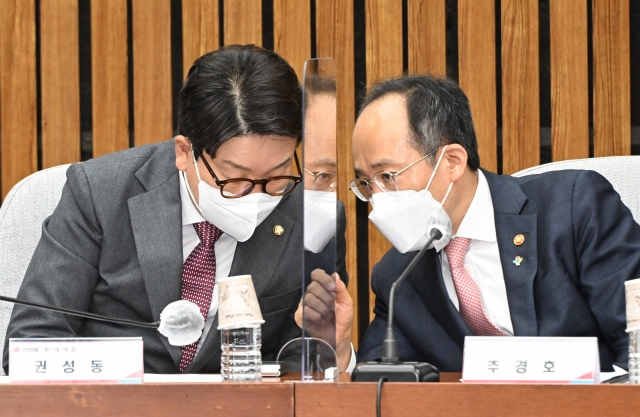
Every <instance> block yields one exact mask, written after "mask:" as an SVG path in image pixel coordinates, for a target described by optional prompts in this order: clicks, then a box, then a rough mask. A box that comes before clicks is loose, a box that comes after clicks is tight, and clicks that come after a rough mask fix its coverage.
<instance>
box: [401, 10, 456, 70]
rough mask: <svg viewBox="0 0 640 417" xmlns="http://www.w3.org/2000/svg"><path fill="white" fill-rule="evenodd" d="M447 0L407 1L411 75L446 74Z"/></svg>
mask: <svg viewBox="0 0 640 417" xmlns="http://www.w3.org/2000/svg"><path fill="white" fill-rule="evenodd" d="M446 12H447V10H446V1H445V0H409V1H408V3H407V22H408V24H409V27H408V28H407V30H408V31H409V35H408V39H409V45H408V48H409V50H408V55H409V73H410V74H433V75H446V74H447V46H446V45H447V42H446V22H447V20H446Z"/></svg>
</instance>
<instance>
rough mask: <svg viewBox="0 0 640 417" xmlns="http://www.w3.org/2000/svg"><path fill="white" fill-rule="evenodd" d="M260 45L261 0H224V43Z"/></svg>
mask: <svg viewBox="0 0 640 417" xmlns="http://www.w3.org/2000/svg"><path fill="white" fill-rule="evenodd" d="M248 43H253V44H256V45H262V0H242V1H238V0H224V44H225V45H233V44H241V45H244V44H248Z"/></svg>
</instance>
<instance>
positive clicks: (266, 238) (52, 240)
mask: <svg viewBox="0 0 640 417" xmlns="http://www.w3.org/2000/svg"><path fill="white" fill-rule="evenodd" d="M301 101H302V94H301V90H300V85H299V82H298V78H297V76H296V74H295V72H294V70H293V69H292V68H291V67H290V66H289V64H287V62H286V61H284V60H283V59H282V58H281V57H280V56H278V55H277V54H275V53H274V52H271V51H267V50H265V49H262V48H259V47H256V46H253V45H248V46H239V45H232V46H227V47H225V48H223V49H221V50H218V51H215V52H211V53H208V54H205V55H203V56H202V57H200V58H199V59H197V60H196V62H195V63H194V65H193V66H192V68H191V69H190V71H189V73H188V75H187V78H186V81H185V83H184V85H183V87H182V90H181V92H180V103H179V115H178V135H177V136H176V137H175V138H174V139H172V140H170V141H165V142H160V143H157V144H153V145H148V146H143V147H139V148H134V149H130V150H126V151H123V152H118V153H114V154H111V155H107V156H104V157H101V158H96V159H94V160H91V161H87V162H83V163H81V164H74V165H72V166H71V167H70V168H69V170H68V172H67V184H66V185H65V187H64V190H63V192H62V197H61V200H60V203H59V205H58V207H57V208H56V210H55V211H54V213H53V214H52V216H51V217H49V218H48V219H47V220H46V221H45V223H44V226H43V235H42V239H41V241H40V243H39V245H38V247H37V249H36V251H35V254H34V256H33V259H32V261H31V264H30V266H29V269H28V271H27V273H26V276H25V278H24V282H23V285H22V287H21V289H20V292H19V294H18V298H20V299H25V300H29V301H35V302H41V303H45V304H53V305H58V306H61V307H66V308H72V309H76V310H82V311H89V312H92V313H97V314H102V315H106V316H110V317H117V318H126V319H132V320H136V321H144V322H154V321H158V320H159V315H160V312H161V311H162V310H163V308H164V307H165V306H166V305H167V304H169V303H171V302H173V301H176V300H179V299H186V300H189V301H192V302H195V303H196V304H197V305H198V306H199V307H200V311H201V313H202V314H203V316H204V317H205V329H204V333H203V335H202V337H201V338H200V340H198V341H197V342H195V343H194V344H192V345H188V346H185V347H180V346H172V345H170V344H169V343H168V340H167V338H166V337H164V336H162V335H160V334H159V333H158V332H157V331H156V330H154V329H142V328H137V327H135V328H134V327H126V326H117V325H112V324H109V323H103V322H100V321H94V320H83V319H80V318H77V317H72V316H65V315H62V314H57V313H50V312H43V311H41V310H37V309H32V308H29V307H23V306H15V308H14V311H13V316H12V319H11V323H10V325H9V328H8V331H7V340H8V338H9V337H53V336H55V337H76V336H81V337H114V336H118V337H125V336H142V337H143V338H144V360H145V372H150V373H176V372H187V373H194V372H206V373H215V372H219V370H220V332H218V331H217V330H216V328H217V308H218V303H217V300H218V296H217V285H216V280H217V279H219V278H222V277H226V276H234V275H244V274H249V275H252V277H253V283H254V286H255V290H256V294H257V296H258V301H259V303H260V308H261V311H262V316H263V318H264V320H265V323H264V324H263V327H262V349H261V350H262V357H263V360H267V361H268V360H275V359H276V355H277V354H278V351H279V350H280V348H281V347H282V346H283V345H284V344H285V343H287V342H288V341H289V340H291V339H293V338H295V337H298V336H299V335H300V329H299V327H298V326H297V325H296V323H295V320H294V313H295V312H296V309H297V307H298V303H299V300H300V297H301V284H302V277H301V275H302V263H303V253H302V248H303V242H302V230H301V229H302V227H301V226H302V223H303V219H302V199H303V190H302V187H296V186H297V185H298V184H299V183H300V181H301V178H302V176H301V175H302V172H301V170H300V164H299V162H298V160H297V156H296V155H295V149H296V145H297V144H298V143H299V142H300V138H301V130H302V103H301ZM337 238H338V239H344V235H342V236H338V237H337ZM7 352H8V350H7V349H6V348H5V357H4V364H5V369H6V367H7Z"/></svg>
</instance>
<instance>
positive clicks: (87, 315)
mask: <svg viewBox="0 0 640 417" xmlns="http://www.w3.org/2000/svg"><path fill="white" fill-rule="evenodd" d="M0 300H1V301H8V302H10V303H16V304H22V305H26V306H30V307H36V308H42V309H44V310H51V311H57V312H60V313H65V314H71V315H73V316H79V317H84V318H87V319H93V320H100V321H107V322H110V323H120V324H129V325H132V326H138V327H147V328H151V329H157V328H158V326H160V322H159V321H156V322H153V323H144V322H141V321H135V320H127V319H116V318H111V317H106V316H101V315H99V314H94V313H85V312H83V311H77V310H70V309H67V308H61V307H54V306H49V305H46V304H40V303H34V302H31V301H23V300H18V299H15V298H11V297H5V296H3V295H0Z"/></svg>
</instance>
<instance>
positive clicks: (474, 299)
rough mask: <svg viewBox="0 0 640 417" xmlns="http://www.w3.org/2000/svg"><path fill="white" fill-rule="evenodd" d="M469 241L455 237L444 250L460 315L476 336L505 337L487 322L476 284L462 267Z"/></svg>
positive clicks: (489, 321)
mask: <svg viewBox="0 0 640 417" xmlns="http://www.w3.org/2000/svg"><path fill="white" fill-rule="evenodd" d="M470 243H471V239H468V238H464V237H457V238H455V239H453V240H451V242H449V244H448V245H447V247H446V248H444V251H445V253H446V254H447V259H448V260H449V266H450V268H451V276H452V278H453V284H454V286H455V287H456V293H457V294H458V302H459V304H460V314H461V315H462V318H463V319H464V321H465V322H466V323H467V325H468V326H469V328H470V329H471V331H472V332H473V334H474V335H476V336H506V335H505V334H504V333H503V332H502V331H501V330H500V329H498V327H496V325H495V324H493V323H492V322H491V320H489V318H488V317H487V313H486V312H485V311H484V306H483V305H482V297H481V296H480V290H479V289H478V286H477V285H476V282H475V281H474V280H473V278H471V275H469V272H467V270H466V269H465V267H464V257H465V255H466V254H467V250H468V249H469V244H470Z"/></svg>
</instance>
